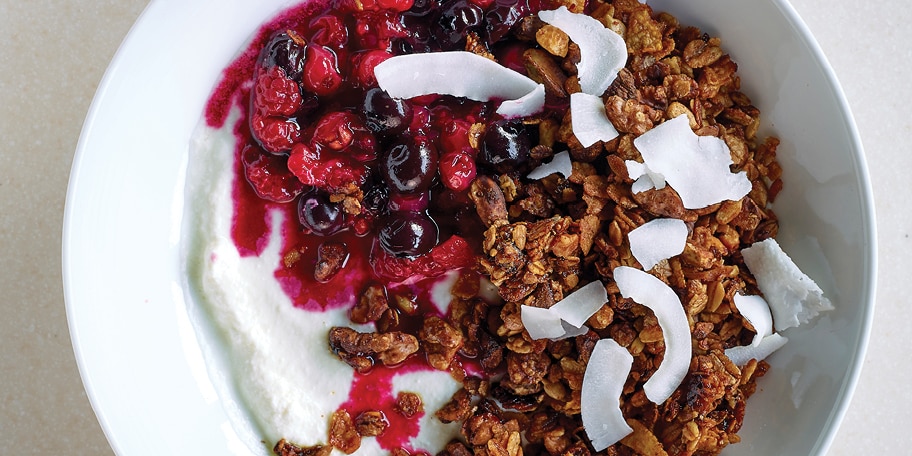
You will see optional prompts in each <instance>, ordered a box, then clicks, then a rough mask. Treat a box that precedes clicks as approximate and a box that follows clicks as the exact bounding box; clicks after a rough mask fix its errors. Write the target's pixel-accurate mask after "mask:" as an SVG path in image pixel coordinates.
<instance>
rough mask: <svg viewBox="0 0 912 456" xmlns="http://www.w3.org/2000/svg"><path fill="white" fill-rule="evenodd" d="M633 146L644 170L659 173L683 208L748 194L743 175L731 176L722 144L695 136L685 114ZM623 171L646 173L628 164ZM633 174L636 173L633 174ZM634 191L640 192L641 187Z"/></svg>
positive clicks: (656, 129) (728, 160)
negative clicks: (674, 192) (677, 197)
mask: <svg viewBox="0 0 912 456" xmlns="http://www.w3.org/2000/svg"><path fill="white" fill-rule="evenodd" d="M633 145H634V146H636V148H637V150H639V151H640V154H641V155H642V156H643V163H644V164H645V166H646V167H647V168H648V170H649V171H650V172H652V173H658V174H661V175H662V176H663V178H664V180H665V181H667V182H668V185H671V187H672V188H674V189H675V191H677V192H678V195H680V197H681V202H682V203H684V207H685V208H687V209H701V208H704V207H706V206H710V205H713V204H716V203H720V202H722V201H726V200H732V201H737V200H739V199H741V198H743V197H744V196H745V195H747V194H748V192H750V191H751V188H752V187H751V182H750V180H748V178H747V173H745V172H744V171H741V172H738V173H732V172H731V170H730V169H729V167H730V166H731V165H732V163H733V162H732V159H731V151H730V150H729V148H728V146H727V145H725V141H723V140H722V139H720V138H717V137H715V136H698V135H697V134H695V133H694V132H693V130H691V128H690V121H689V120H688V118H687V115H685V114H682V115H679V116H678V117H675V118H673V119H670V120H667V121H665V122H663V123H661V124H659V125H658V126H656V127H655V128H653V129H652V130H649V131H647V132H646V133H644V134H643V135H641V136H639V137H638V138H636V139H634V140H633ZM627 168H628V171H629V172H631V174H630V177H631V178H633V179H636V178H638V177H640V176H642V175H643V174H645V173H646V170H645V168H641V169H636V167H634V169H631V167H630V165H629V164H628V167H627ZM634 171H640V172H639V173H636V174H634V173H633V172H634ZM654 183H655V182H654ZM655 184H656V185H655V186H656V188H661V187H659V185H658V183H655ZM636 190H639V191H642V190H643V187H642V186H638V187H637V189H636Z"/></svg>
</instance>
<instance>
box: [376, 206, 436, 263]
mask: <svg viewBox="0 0 912 456" xmlns="http://www.w3.org/2000/svg"><path fill="white" fill-rule="evenodd" d="M381 223H382V224H381V227H380V232H379V233H378V234H377V238H378V240H379V241H380V245H381V246H382V247H383V248H384V249H385V250H386V251H387V252H389V253H390V254H391V255H394V256H398V257H414V256H419V255H424V254H426V253H428V252H430V251H431V249H433V248H434V247H435V246H436V245H437V241H438V237H439V235H440V231H439V229H438V228H437V223H435V222H434V220H433V219H432V218H431V217H430V216H428V215H427V214H425V213H423V212H393V213H391V214H390V215H389V216H387V217H386V218H384V219H383V221H382V222H381Z"/></svg>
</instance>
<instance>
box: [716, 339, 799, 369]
mask: <svg viewBox="0 0 912 456" xmlns="http://www.w3.org/2000/svg"><path fill="white" fill-rule="evenodd" d="M786 342H788V338H787V337H783V336H780V335H779V333H772V334H770V335H768V336H766V337H764V338H763V340H761V341H760V343H759V344H757V345H756V346H754V345H745V346H742V347H732V348H729V349H727V350H725V356H728V359H730V360H731V362H732V363H734V365H736V366H744V365H745V364H747V362H748V361H750V360H752V359H756V360H757V361H763V360H764V359H766V357H767V356H769V355H771V354H772V353H773V352H774V351H776V350H779V349H780V348H782V346H783V345H785V343H786Z"/></svg>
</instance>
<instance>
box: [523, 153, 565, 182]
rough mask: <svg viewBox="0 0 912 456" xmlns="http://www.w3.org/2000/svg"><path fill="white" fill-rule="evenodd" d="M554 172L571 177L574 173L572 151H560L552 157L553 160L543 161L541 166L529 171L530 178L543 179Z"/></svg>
mask: <svg viewBox="0 0 912 456" xmlns="http://www.w3.org/2000/svg"><path fill="white" fill-rule="evenodd" d="M554 173H557V174H560V175H561V176H564V179H566V178H569V177H570V175H571V174H573V163H572V162H571V161H570V152H567V151H564V152H558V153H556V154H554V157H552V158H551V161H550V162H548V163H543V164H542V165H541V166H539V167H537V168H535V169H533V170H532V172H530V173H529V175H528V176H526V177H528V178H529V179H542V178H545V177H548V176H550V175H552V174H554Z"/></svg>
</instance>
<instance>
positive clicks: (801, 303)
mask: <svg viewBox="0 0 912 456" xmlns="http://www.w3.org/2000/svg"><path fill="white" fill-rule="evenodd" d="M741 255H742V256H743V257H744V264H745V265H747V269H749V270H750V272H751V274H753V275H754V278H756V279H757V288H759V289H760V291H761V292H762V293H763V296H764V298H766V302H767V303H769V308H770V311H771V312H772V314H773V323H774V324H775V326H776V329H777V330H778V331H782V330H784V329H787V328H791V327H794V326H798V325H800V324H803V323H807V322H808V321H810V320H811V319H812V318H814V317H816V316H817V315H818V314H820V312H824V311H827V310H833V304H832V303H830V300H829V299H827V298H826V297H825V296H824V295H823V290H821V289H820V287H819V286H817V284H816V283H815V282H814V281H813V280H811V278H810V277H808V276H807V275H805V274H804V273H803V272H801V270H800V269H798V266H797V265H795V263H794V262H793V261H792V259H791V258H789V256H788V255H787V254H786V253H785V252H784V251H783V250H782V247H780V246H779V243H778V242H776V240H775V239H773V238H769V239H766V240H764V241H760V242H755V243H754V244H753V245H751V246H750V247H748V248H746V249H743V250H741Z"/></svg>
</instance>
